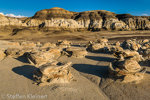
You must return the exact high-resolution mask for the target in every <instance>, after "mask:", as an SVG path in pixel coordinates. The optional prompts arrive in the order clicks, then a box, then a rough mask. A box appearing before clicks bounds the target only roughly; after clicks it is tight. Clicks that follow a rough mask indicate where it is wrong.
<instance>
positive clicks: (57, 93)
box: [0, 31, 150, 100]
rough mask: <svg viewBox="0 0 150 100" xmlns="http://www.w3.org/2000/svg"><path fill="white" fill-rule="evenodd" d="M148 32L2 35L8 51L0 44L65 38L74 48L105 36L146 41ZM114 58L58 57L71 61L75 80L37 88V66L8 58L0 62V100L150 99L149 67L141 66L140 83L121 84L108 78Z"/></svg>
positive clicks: (102, 55)
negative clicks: (141, 76)
mask: <svg viewBox="0 0 150 100" xmlns="http://www.w3.org/2000/svg"><path fill="white" fill-rule="evenodd" d="M149 33H150V31H119V32H118V31H104V32H103V31H100V32H87V33H74V34H73V33H70V34H69V35H43V34H41V35H32V36H5V37H4V36H1V37H0V39H1V40H6V41H0V48H5V49H6V48H8V47H9V46H6V45H2V44H3V43H6V42H8V41H26V40H30V41H34V42H37V41H40V42H56V41H57V40H59V39H67V40H71V41H72V42H73V43H74V45H77V44H79V43H80V44H85V43H87V42H88V41H89V40H95V39H96V38H99V37H106V38H108V39H109V42H116V41H118V40H119V41H123V40H125V39H129V38H137V39H142V38H148V39H149V38H150V34H149ZM114 59H115V57H114V56H113V55H112V54H106V53H92V52H88V55H87V56H86V57H85V58H72V57H66V56H61V57H60V58H59V59H58V60H59V61H60V62H68V61H71V62H73V64H72V66H71V67H70V69H71V72H72V73H73V75H74V77H75V79H76V80H77V81H76V82H71V83H69V84H54V85H51V86H44V87H40V86H37V85H35V84H32V83H33V81H32V72H33V71H34V70H35V69H36V67H34V66H32V65H30V64H29V62H28V61H27V58H26V57H20V58H17V59H16V58H12V57H10V56H8V57H6V58H5V59H4V60H2V61H1V62H0V76H1V78H0V81H1V83H0V95H1V99H0V100H7V99H9V100H11V99H13V100H16V99H18V98H19V97H17V96H16V95H17V94H19V95H20V96H23V97H24V98H22V99H20V98H19V99H18V100H30V99H33V96H35V97H37V98H36V99H42V100H108V99H111V100H149V99H150V89H149V88H150V87H149V86H150V79H149V77H150V68H149V64H148V63H143V62H141V63H140V64H141V66H145V67H146V68H147V72H146V73H145V76H144V79H143V80H142V81H141V82H140V83H138V84H133V83H126V84H123V83H119V82H116V81H114V80H113V79H111V78H109V73H108V65H109V63H110V62H112V61H113V60H114ZM30 94H31V95H30ZM13 96H14V97H16V98H15V99H14V98H13ZM39 96H40V97H39ZM42 96H43V98H42Z"/></svg>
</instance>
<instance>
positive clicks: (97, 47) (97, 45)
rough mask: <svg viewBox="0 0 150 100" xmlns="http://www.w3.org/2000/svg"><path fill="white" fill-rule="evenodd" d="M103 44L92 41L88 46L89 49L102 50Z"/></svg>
mask: <svg viewBox="0 0 150 100" xmlns="http://www.w3.org/2000/svg"><path fill="white" fill-rule="evenodd" d="M104 46H105V45H104V44H101V43H94V44H91V45H90V46H89V47H88V48H89V50H90V51H103V48H104Z"/></svg>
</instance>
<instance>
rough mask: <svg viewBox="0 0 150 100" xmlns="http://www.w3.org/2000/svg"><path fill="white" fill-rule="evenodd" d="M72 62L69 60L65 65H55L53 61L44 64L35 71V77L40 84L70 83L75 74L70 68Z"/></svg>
mask: <svg viewBox="0 0 150 100" xmlns="http://www.w3.org/2000/svg"><path fill="white" fill-rule="evenodd" d="M71 64H72V62H68V63H66V64H64V65H62V64H61V65H59V64H56V65H54V64H53V63H47V64H44V65H42V66H39V68H38V69H37V70H36V71H34V73H33V79H34V81H36V82H37V83H38V84H39V85H40V86H44V85H50V84H53V83H69V82H71V81H72V80H73V75H72V74H71V72H70V70H69V68H68V67H69V66H70V65H71Z"/></svg>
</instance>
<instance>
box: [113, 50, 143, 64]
mask: <svg viewBox="0 0 150 100" xmlns="http://www.w3.org/2000/svg"><path fill="white" fill-rule="evenodd" d="M114 55H115V56H116V57H118V58H119V60H124V59H125V58H127V57H130V58H131V59H135V60H136V61H137V62H139V61H144V60H145V59H144V58H143V57H142V55H140V54H139V53H138V52H137V51H130V50H123V51H119V52H115V54H114Z"/></svg>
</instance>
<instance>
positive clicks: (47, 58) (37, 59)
mask: <svg viewBox="0 0 150 100" xmlns="http://www.w3.org/2000/svg"><path fill="white" fill-rule="evenodd" d="M27 58H28V61H29V62H30V63H31V64H32V65H35V66H40V65H43V64H46V63H50V62H52V61H53V58H54V54H52V53H50V52H48V51H46V52H43V51H39V52H33V53H28V55H27Z"/></svg>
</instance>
